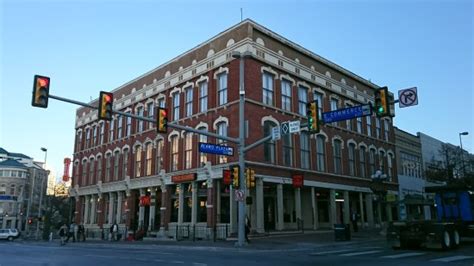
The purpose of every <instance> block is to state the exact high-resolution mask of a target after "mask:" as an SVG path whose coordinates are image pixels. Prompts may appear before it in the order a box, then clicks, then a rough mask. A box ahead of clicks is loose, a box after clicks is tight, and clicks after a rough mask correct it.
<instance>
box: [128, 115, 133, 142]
mask: <svg viewBox="0 0 474 266" xmlns="http://www.w3.org/2000/svg"><path fill="white" fill-rule="evenodd" d="M127 113H130V112H127ZM131 134H132V118H131V117H127V137H128V136H130V135H131Z"/></svg>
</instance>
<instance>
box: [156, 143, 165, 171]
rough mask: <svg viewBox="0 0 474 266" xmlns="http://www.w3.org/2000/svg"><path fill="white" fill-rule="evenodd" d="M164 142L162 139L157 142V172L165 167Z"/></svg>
mask: <svg viewBox="0 0 474 266" xmlns="http://www.w3.org/2000/svg"><path fill="white" fill-rule="evenodd" d="M163 142H164V140H162V139H160V140H158V141H157V142H156V161H155V173H156V174H159V173H160V171H161V169H162V168H163Z"/></svg>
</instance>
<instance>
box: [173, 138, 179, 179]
mask: <svg viewBox="0 0 474 266" xmlns="http://www.w3.org/2000/svg"><path fill="white" fill-rule="evenodd" d="M178 161H179V147H178V136H177V135H174V136H173V137H171V172H174V171H177V170H178Z"/></svg>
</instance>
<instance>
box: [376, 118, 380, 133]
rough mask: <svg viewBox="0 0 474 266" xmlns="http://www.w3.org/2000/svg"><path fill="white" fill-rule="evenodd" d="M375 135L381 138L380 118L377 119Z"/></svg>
mask: <svg viewBox="0 0 474 266" xmlns="http://www.w3.org/2000/svg"><path fill="white" fill-rule="evenodd" d="M375 134H376V138H380V118H378V117H376V118H375Z"/></svg>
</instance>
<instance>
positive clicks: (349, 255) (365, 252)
mask: <svg viewBox="0 0 474 266" xmlns="http://www.w3.org/2000/svg"><path fill="white" fill-rule="evenodd" d="M379 252H382V250H370V251H362V252H353V253H346V254H341V255H339V256H343V257H352V256H359V255H366V254H374V253H379Z"/></svg>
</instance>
